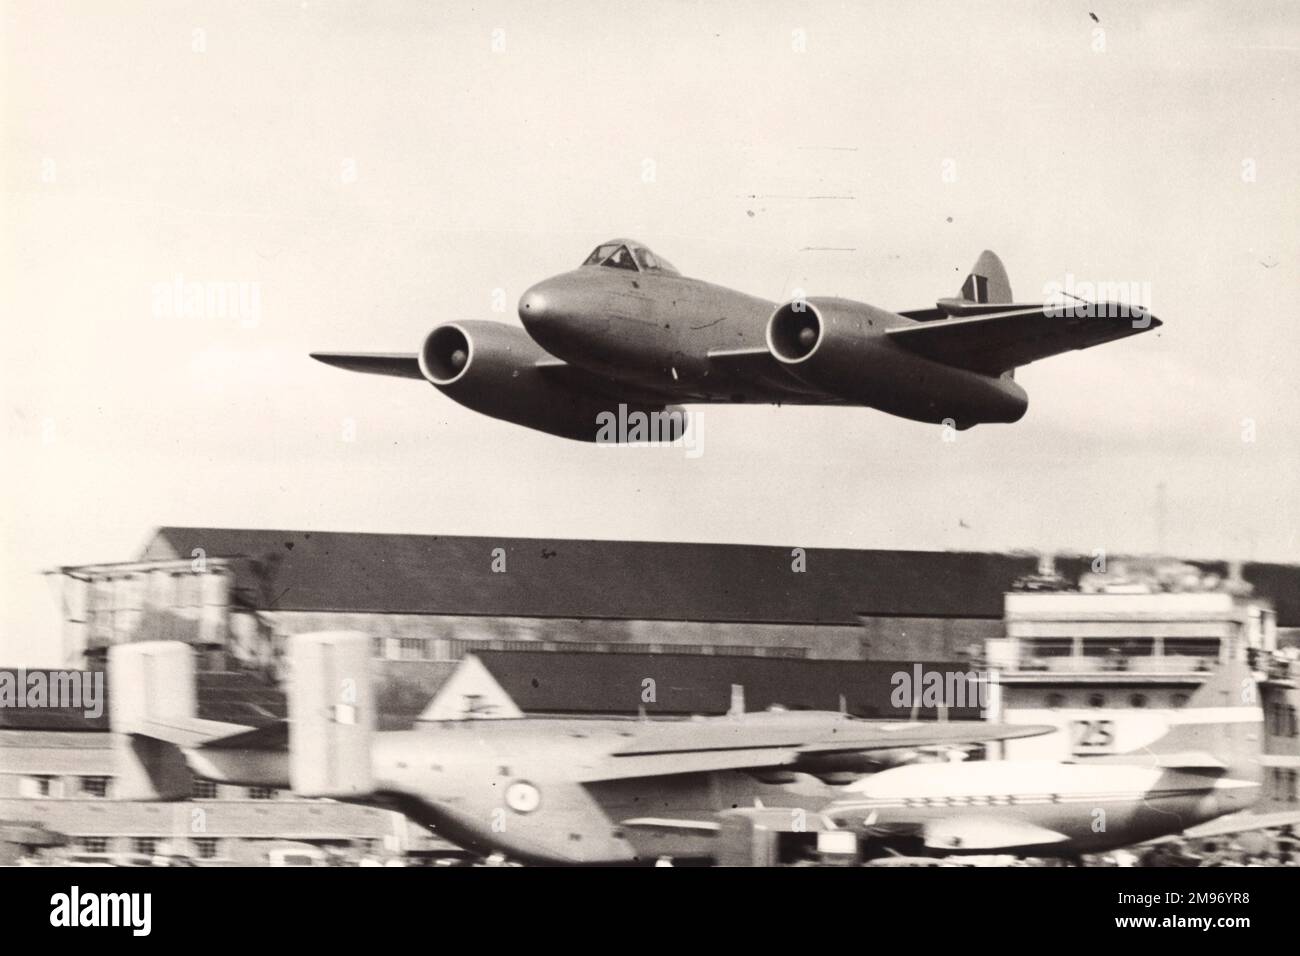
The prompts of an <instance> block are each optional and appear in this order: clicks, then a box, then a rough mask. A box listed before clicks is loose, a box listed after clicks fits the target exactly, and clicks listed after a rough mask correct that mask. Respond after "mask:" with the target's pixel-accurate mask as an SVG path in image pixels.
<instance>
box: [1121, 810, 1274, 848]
mask: <svg viewBox="0 0 1300 956" xmlns="http://www.w3.org/2000/svg"><path fill="white" fill-rule="evenodd" d="M1281 827H1300V811H1295V810H1286V811H1283V812H1281V813H1252V812H1250V811H1249V810H1248V811H1245V812H1243V813H1233V814H1229V815H1228V816H1226V817H1219V818H1218V819H1217V820H1209V821H1207V822H1205V823H1198V824H1197V825H1196V826H1194V827H1188V828H1187V829H1186V830H1184V831H1183V832H1182V833H1177V834H1174V835H1172V836H1167V837H1160V838H1159V839H1157V840H1149V841H1147V842H1148V844H1152V843H1169V842H1171V841H1173V840H1180V839H1183V838H1184V837H1191V838H1192V839H1197V840H1203V839H1208V838H1210V837H1218V836H1232V835H1233V834H1235V833H1249V832H1250V831H1252V830H1276V829H1279V828H1281Z"/></svg>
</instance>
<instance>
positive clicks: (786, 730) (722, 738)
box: [577, 718, 1056, 783]
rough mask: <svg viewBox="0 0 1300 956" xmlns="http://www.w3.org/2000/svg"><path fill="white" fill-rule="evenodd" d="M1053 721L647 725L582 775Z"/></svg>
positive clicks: (626, 773) (755, 761) (780, 757)
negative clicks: (635, 736) (1028, 722)
mask: <svg viewBox="0 0 1300 956" xmlns="http://www.w3.org/2000/svg"><path fill="white" fill-rule="evenodd" d="M1055 730H1056V728H1055V727H1054V726H1049V725H1035V724H991V723H986V722H984V721H975V720H971V721H958V722H954V723H946V724H934V723H930V724H926V723H908V722H904V721H892V722H891V721H858V720H837V721H832V722H827V723H825V724H822V725H820V726H816V725H811V724H810V725H808V726H807V727H804V728H799V727H781V726H763V725H758V726H755V725H754V724H751V723H749V722H746V721H743V720H733V719H730V718H728V719H719V720H714V721H709V722H707V723H706V722H694V721H683V722H671V723H669V722H663V723H649V724H646V725H643V728H642V733H641V734H639V735H638V737H637V738H636V739H635V740H633V741H632V742H631V743H629V744H627V745H626V746H624V747H623V748H621V749H619V750H616V751H614V752H613V753H611V754H610V755H609V756H607V757H606V758H604V759H603V760H601V761H599V762H598V763H596V764H595V765H594V766H591V767H588V768H586V769H585V770H584V771H582V772H580V773H579V774H578V778H577V779H578V781H579V782H581V783H595V782H598V781H603V780H626V779H630V778H635V777H657V776H665V775H668V774H680V773H706V772H712V771H720V770H763V769H768V768H774V767H788V766H791V765H793V764H797V763H798V762H799V761H800V759H801V758H803V757H806V756H808V755H811V754H832V753H865V752H869V751H872V750H891V749H894V748H898V747H909V748H910V747H927V746H944V745H948V746H956V745H959V744H973V743H986V742H989V741H994V740H1011V739H1015V738H1019V737H1035V736H1038V735H1040V734H1046V733H1052V732H1054V731H1055Z"/></svg>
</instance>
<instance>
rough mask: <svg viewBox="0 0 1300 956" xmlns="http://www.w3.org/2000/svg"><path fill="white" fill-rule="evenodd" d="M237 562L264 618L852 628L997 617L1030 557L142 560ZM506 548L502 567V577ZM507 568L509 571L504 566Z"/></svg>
mask: <svg viewBox="0 0 1300 956" xmlns="http://www.w3.org/2000/svg"><path fill="white" fill-rule="evenodd" d="M200 548H201V549H202V553H203V554H205V555H206V556H208V557H211V558H217V557H241V558H246V559H248V560H246V561H243V562H236V563H235V568H236V572H235V573H236V576H237V581H236V587H237V588H241V589H242V592H243V594H244V596H245V598H246V599H247V600H249V601H250V603H252V605H253V606H255V607H259V608H264V609H267V610H284V611H289V610H294V611H350V612H384V613H411V614H443V615H485V616H498V617H573V618H597V619H598V618H606V619H624V620H626V619H632V620H690V621H726V622H746V623H799V624H842V625H856V624H857V623H858V615H859V614H867V615H884V616H898V617H963V618H1001V617H1002V594H1003V592H1004V591H1007V590H1008V589H1009V588H1010V587H1011V584H1012V582H1014V581H1015V580H1016V579H1017V578H1019V577H1021V576H1023V575H1025V574H1029V573H1032V572H1033V570H1034V569H1035V567H1036V565H1037V559H1036V558H1035V557H1034V556H1032V555H1006V554H987V553H978V552H944V551H865V550H861V551H855V550H847V549H821V548H809V549H807V553H806V568H807V569H806V571H803V572H801V573H796V572H794V571H792V569H791V568H792V562H793V561H794V558H793V556H792V548H791V547H774V546H760V545H735V544H696V543H665V542H649V541H590V540H570V539H552V538H496V537H457V536H447V535H406V534H358V533H350V532H326V531H268V530H248V529H244V530H241V529H230V528H177V527H166V528H160V529H159V530H158V532H157V533H156V535H155V536H154V537H153V539H152V540H151V541H150V542H149V544H148V545H147V547H146V548H145V551H144V554H143V555H142V560H144V561H154V560H174V559H177V558H182V559H187V560H188V559H189V558H191V556H192V555H193V554H194V553H195V549H200ZM497 548H500V549H503V551H504V554H505V567H506V570H505V572H504V573H500V572H496V571H494V570H493V562H494V551H495V549H497ZM498 566H499V565H498Z"/></svg>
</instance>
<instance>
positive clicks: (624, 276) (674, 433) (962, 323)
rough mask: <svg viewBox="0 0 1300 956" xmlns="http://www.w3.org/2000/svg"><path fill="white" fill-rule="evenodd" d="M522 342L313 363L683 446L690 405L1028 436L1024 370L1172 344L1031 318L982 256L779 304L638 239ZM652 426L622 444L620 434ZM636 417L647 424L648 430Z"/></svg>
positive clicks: (530, 295) (1128, 323)
mask: <svg viewBox="0 0 1300 956" xmlns="http://www.w3.org/2000/svg"><path fill="white" fill-rule="evenodd" d="M518 312H519V318H520V321H521V322H522V323H523V328H518V327H516V326H512V325H505V324H502V323H498V322H490V321H480V320H465V321H462V320H456V321H452V322H445V323H443V324H440V325H438V326H436V327H434V329H433V330H432V331H431V332H429V333H428V335H427V336H426V337H425V339H424V342H423V344H422V345H421V347H420V349H419V351H418V352H398V353H366V352H313V353H312V358H314V359H317V360H318V361H321V362H324V363H326V364H327V365H332V366H336V367H338V368H342V369H347V370H351V371H355V372H367V373H372V374H377V375H390V376H398V377H404V378H410V379H417V380H425V381H427V382H429V383H431V384H432V385H433V386H434V387H435V388H437V389H438V390H439V391H441V392H443V393H444V394H445V395H447V396H448V397H449V398H451V399H453V400H454V401H457V402H459V403H460V404H462V405H464V406H466V407H467V408H470V409H473V410H474V411H477V412H480V413H482V414H484V415H488V416H491V417H492V418H497V419H501V420H504V421H507V422H513V423H515V424H518V425H523V426H525V427H528V428H533V429H536V430H538V431H542V432H546V433H549V434H551V435H558V436H561V437H564V438H570V439H577V440H582V441H619V440H626V441H641V440H659V441H675V440H677V439H679V438H681V437H682V434H683V433H684V431H685V429H686V426H687V423H688V419H687V416H686V414H685V411H684V409H683V408H682V407H681V406H682V405H691V404H698V403H705V404H719V403H757V404H778V405H780V404H787V405H838V406H860V407H867V408H874V409H877V410H879V411H883V412H886V413H888V414H891V415H896V416H899V417H902V418H905V419H911V420H913V421H918V422H929V423H938V424H947V425H950V426H951V427H954V428H957V429H966V428H970V427H972V426H974V425H977V424H981V423H987V422H1015V421H1019V420H1020V418H1021V417H1022V416H1023V415H1024V414H1025V410H1026V409H1027V408H1028V403H1029V398H1028V395H1027V394H1026V393H1025V390H1024V389H1023V388H1021V387H1020V386H1019V385H1018V384H1017V383H1016V381H1015V370H1016V368H1018V367H1019V366H1022V365H1026V364H1028V363H1030V362H1034V361H1037V360H1039V359H1043V358H1047V357H1049V356H1052V355H1056V354H1059V353H1061V352H1066V351H1069V350H1072V349H1084V348H1090V347H1092V346H1094V345H1100V344H1102V343H1104V342H1110V341H1113V340H1115V339H1120V338H1124V337H1126V336H1130V335H1136V334H1138V333H1140V332H1143V331H1147V330H1149V329H1154V328H1158V327H1159V326H1160V325H1161V322H1160V320H1158V319H1156V318H1155V317H1154V316H1152V315H1151V314H1150V313H1148V312H1146V311H1143V310H1142V309H1140V308H1137V307H1135V306H1132V305H1125V304H1119V303H1109V302H1103V303H1086V302H1076V303H1070V304H1064V305H1045V304H1022V303H1016V302H1015V300H1014V299H1013V297H1012V295H1011V284H1010V281H1009V280H1008V278H1007V273H1006V269H1005V268H1003V265H1002V262H1001V261H1000V260H999V259H998V257H997V256H996V255H994V254H993V253H992V252H988V251H986V252H984V253H983V254H982V255H981V256H980V257H979V259H978V260H977V261H976V263H975V265H974V267H973V268H972V270H971V273H970V274H969V275H968V276H967V277H966V281H965V282H964V283H963V284H962V287H961V290H960V292H959V293H958V294H957V295H956V296H953V297H945V298H940V299H939V300H938V301H937V302H936V304H935V306H934V307H933V308H923V309H916V310H911V311H903V312H891V311H889V310H887V309H882V308H879V307H877V306H873V305H868V304H866V303H864V302H855V301H853V300H850V299H843V298H816V297H814V298H806V299H805V298H798V299H795V300H792V301H789V302H785V303H776V302H770V301H767V300H765V299H761V298H757V297H755V296H751V295H746V294H744V293H742V292H736V291H733V290H731V289H727V288H724V287H722V286H719V285H714V284H712V283H709V282H705V281H702V280H700V279H693V278H688V277H686V276H683V275H682V274H681V273H680V272H678V271H677V269H676V268H674V267H673V266H672V265H671V264H670V263H669V262H668V261H667V260H666V259H663V258H661V257H659V256H657V255H655V254H654V253H653V252H651V251H650V250H649V249H648V248H646V247H645V246H643V245H641V244H640V243H638V242H635V241H633V240H630V239H613V240H610V241H609V242H604V243H601V244H600V245H599V246H597V247H596V249H595V250H594V251H593V252H592V253H591V255H589V256H588V257H587V258H586V259H585V260H584V261H583V263H582V265H581V266H579V267H578V268H577V269H574V270H572V271H569V272H565V273H563V274H560V275H557V276H554V277H552V278H549V279H546V280H544V281H542V282H539V283H537V284H536V285H534V286H532V287H531V288H529V289H528V290H527V291H526V292H525V293H524V294H523V296H522V298H521V299H520V300H519V309H518ZM616 416H617V420H618V421H620V422H629V421H631V422H638V421H639V422H640V423H645V422H649V423H651V427H650V428H649V429H646V428H642V429H641V430H640V431H638V430H637V429H636V428H633V429H631V430H630V432H629V430H627V429H614V428H611V427H610V425H611V423H612V422H613V421H614V420H615V417H616ZM637 416H640V418H639V420H638V418H637Z"/></svg>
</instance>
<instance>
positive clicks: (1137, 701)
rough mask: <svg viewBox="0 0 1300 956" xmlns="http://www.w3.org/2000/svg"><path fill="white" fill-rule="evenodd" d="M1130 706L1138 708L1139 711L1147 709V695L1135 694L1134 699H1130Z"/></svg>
mask: <svg viewBox="0 0 1300 956" xmlns="http://www.w3.org/2000/svg"><path fill="white" fill-rule="evenodd" d="M1128 705H1129V706H1130V707H1136V708H1138V709H1141V708H1143V707H1145V706H1146V705H1147V695H1146V694H1134V695H1133V696H1132V697H1130V698H1129V699H1128Z"/></svg>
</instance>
